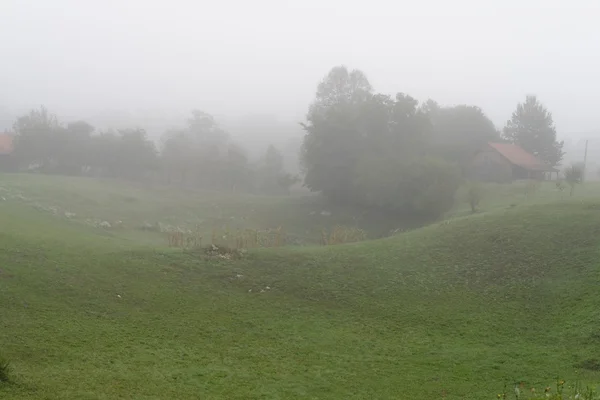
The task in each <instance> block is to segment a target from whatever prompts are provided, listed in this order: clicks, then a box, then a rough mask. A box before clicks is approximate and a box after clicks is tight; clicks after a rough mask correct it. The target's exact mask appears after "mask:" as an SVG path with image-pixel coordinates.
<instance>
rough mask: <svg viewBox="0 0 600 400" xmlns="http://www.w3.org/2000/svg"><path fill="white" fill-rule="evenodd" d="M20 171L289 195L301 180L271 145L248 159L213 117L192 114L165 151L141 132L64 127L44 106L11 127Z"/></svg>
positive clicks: (169, 136) (166, 139) (169, 135)
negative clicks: (290, 170)
mask: <svg viewBox="0 0 600 400" xmlns="http://www.w3.org/2000/svg"><path fill="white" fill-rule="evenodd" d="M13 130H14V134H15V138H14V142H15V143H14V151H13V153H12V154H11V155H10V161H11V166H12V168H13V169H16V170H22V171H23V170H25V171H37V172H43V173H48V174H62V175H84V176H96V177H108V178H123V179H130V180H139V181H147V182H163V183H166V184H171V185H178V186H181V187H186V188H202V189H211V190H226V191H246V192H261V193H269V194H283V193H287V192H288V191H289V189H290V187H291V186H292V185H293V184H295V183H296V182H298V180H299V178H298V177H296V176H294V175H291V174H289V173H286V172H285V170H284V160H283V156H282V154H281V152H280V151H279V150H277V149H276V148H275V147H273V146H269V147H268V148H267V149H266V150H265V153H264V155H263V156H262V157H261V159H260V160H258V161H254V162H252V161H250V160H249V157H248V156H247V154H246V152H245V151H244V149H243V148H242V146H240V145H238V144H237V143H235V142H234V141H233V140H232V139H231V137H230V136H229V134H228V133H227V132H225V131H224V130H223V129H221V128H220V127H219V125H218V124H217V123H216V121H215V120H214V118H213V117H212V116H211V115H209V114H207V113H205V112H202V111H198V110H196V111H193V112H192V115H191V117H190V118H189V119H188V121H187V124H186V126H185V127H182V128H181V129H175V130H171V131H169V132H166V133H165V134H164V136H163V138H162V140H161V143H160V145H159V146H157V144H156V143H155V142H153V141H152V140H150V139H149V138H148V136H147V134H146V132H145V131H144V130H143V129H141V128H135V129H120V130H116V131H114V130H108V131H101V132H96V130H95V129H94V127H93V126H91V125H90V124H88V123H87V122H85V121H76V122H71V123H68V124H66V125H65V124H62V123H61V122H60V121H59V120H58V118H57V117H56V116H55V115H53V114H51V113H50V112H49V111H48V110H47V109H46V108H44V107H41V108H40V109H35V110H32V111H30V112H29V113H28V114H27V115H24V116H22V117H20V118H18V119H17V121H16V122H15V124H14V126H13Z"/></svg>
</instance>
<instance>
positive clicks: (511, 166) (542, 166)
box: [471, 143, 558, 182]
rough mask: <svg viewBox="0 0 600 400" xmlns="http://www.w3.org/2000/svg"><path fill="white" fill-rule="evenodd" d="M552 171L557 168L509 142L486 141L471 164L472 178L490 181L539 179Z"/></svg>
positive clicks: (547, 175)
mask: <svg viewBox="0 0 600 400" xmlns="http://www.w3.org/2000/svg"><path fill="white" fill-rule="evenodd" d="M554 172H556V173H558V170H557V169H556V168H554V167H552V166H551V165H549V164H547V163H545V162H543V161H542V160H540V159H539V158H537V157H536V156H535V155H533V154H531V153H529V152H527V151H525V150H524V149H523V148H521V147H519V146H517V145H516V144H511V143H488V144H487V146H484V147H483V148H482V149H481V150H479V151H478V152H477V153H476V154H475V157H474V159H473V162H472V165H471V174H472V175H473V177H474V178H476V179H479V180H484V181H492V182H510V181H513V180H518V179H539V180H541V179H546V178H548V177H549V176H550V175H551V174H552V173H554Z"/></svg>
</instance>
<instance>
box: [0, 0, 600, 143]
mask: <svg viewBox="0 0 600 400" xmlns="http://www.w3.org/2000/svg"><path fill="white" fill-rule="evenodd" d="M598 21H600V1H598V0H570V1H566V0H560V1H559V0H521V1H517V0H502V1H494V2H491V1H487V0H452V1H448V0H436V1H433V0H429V1H427V0H425V1H417V0H415V1H411V2H409V1H405V0H400V1H392V0H387V1H382V0H370V1H364V0H363V1H352V0H321V1H317V0H299V1H285V0H277V1H268V0H253V1H241V0H236V1H227V0H222V1H216V0H215V1H205V0H196V1H178V0H170V1H152V0H121V1H110V0H104V1H93V0H89V1H88V0H38V1H27V0H0V49H1V52H0V56H1V60H0V65H1V67H0V71H1V73H0V107H5V108H6V107H7V108H10V109H18V108H21V107H29V106H37V105H40V104H44V105H46V106H47V107H49V108H50V109H51V110H54V111H57V112H59V113H63V114H65V113H66V114H70V115H77V114H78V115H86V114H89V113H91V112H94V111H98V110H101V109H106V108H110V109H129V110H131V109H148V110H178V111H185V112H187V111H188V110H189V109H191V108H200V109H203V110H205V111H207V112H209V113H213V114H215V115H228V116H236V115H244V114H255V113H258V114H277V115H279V116H281V117H282V118H289V119H294V120H297V119H299V118H301V117H302V116H303V115H304V114H305V111H306V108H307V106H308V103H309V102H310V101H311V100H312V98H313V95H314V91H315V86H316V84H317V82H318V81H319V80H320V79H321V78H322V77H323V76H324V75H325V74H326V73H327V71H328V70H329V69H330V68H331V67H333V66H335V65H339V64H345V65H347V66H349V67H350V68H359V69H361V70H363V71H364V72H366V73H367V75H368V77H369V79H370V80H371V83H372V84H373V85H374V86H375V88H376V89H377V90H378V91H381V92H386V93H395V92H398V91H402V92H406V93H408V94H410V95H412V96H414V97H416V98H418V99H419V100H426V99H427V98H433V99H435V100H437V101H438V102H440V103H441V104H447V105H451V104H462V103H466V104H475V105H478V106H480V107H482V108H483V109H484V111H485V112H486V113H487V114H488V115H489V116H490V117H491V118H492V119H493V121H494V122H495V123H496V124H497V125H498V127H501V126H502V125H503V124H504V122H505V121H506V120H507V119H508V118H509V117H510V113H511V112H512V111H513V109H514V107H515V105H516V103H517V102H519V101H522V100H523V99H524V96H525V95H526V94H528V93H532V94H537V95H538V96H539V97H540V99H541V100H542V101H543V102H544V103H545V104H546V105H547V106H548V107H549V109H550V110H551V111H552V112H553V113H554V118H555V122H556V123H557V127H558V129H559V134H563V135H565V134H567V133H570V132H581V131H590V130H600V117H598V108H600V77H599V74H600V54H599V50H600V24H599V23H598Z"/></svg>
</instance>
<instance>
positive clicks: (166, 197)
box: [0, 174, 420, 246]
mask: <svg viewBox="0 0 600 400" xmlns="http://www.w3.org/2000/svg"><path fill="white" fill-rule="evenodd" d="M1 198H4V199H6V200H13V201H15V202H19V203H23V204H28V205H30V206H33V207H34V208H37V209H40V210H42V211H44V212H46V213H50V214H55V215H56V216H58V217H61V218H63V219H70V220H71V221H73V222H77V223H81V224H85V225H98V224H100V223H102V222H108V223H109V224H111V229H109V230H108V232H110V234H111V235H113V236H115V237H119V238H121V239H122V240H125V241H129V242H131V243H132V244H138V243H141V242H143V243H145V244H149V245H157V246H161V245H164V244H165V243H166V242H167V239H166V235H165V234H164V233H159V232H155V231H152V230H143V229H142V228H143V227H144V226H150V225H152V226H157V225H159V224H160V225H161V226H165V227H167V228H182V229H186V230H188V229H189V230H193V231H196V230H199V231H200V232H201V234H202V235H203V236H204V238H209V237H210V236H211V232H212V231H213V230H214V229H217V230H219V231H225V230H231V231H233V230H236V229H245V228H248V229H274V228H278V227H282V229H283V231H284V232H285V233H286V236H287V237H288V241H289V242H290V243H291V244H300V245H306V244H308V245H310V244H317V243H319V240H320V238H321V233H322V230H323V229H331V228H332V227H333V226H335V225H344V226H351V227H359V228H361V229H364V230H365V231H366V232H367V234H368V236H369V237H370V238H379V237H383V236H387V235H388V234H389V232H390V231H392V230H394V229H397V228H407V227H414V226H417V225H419V224H420V222H419V221H415V222H412V223H410V224H407V223H403V224H400V223H399V222H398V221H396V220H393V219H390V218H389V216H386V215H384V214H383V213H378V212H374V211H370V212H369V211H365V210H362V209H359V208H355V207H350V206H335V205H331V204H328V202H326V201H324V200H323V199H322V198H320V197H319V196H314V195H303V196H281V197H277V196H253V195H246V194H232V193H226V194H224V193H219V192H199V191H183V190H178V189H174V188H172V187H156V186H155V187H151V186H144V185H141V184H136V183H129V182H119V181H114V180H99V179H89V178H77V177H61V176H48V175H35V174H29V175H19V174H5V175H0V199H1ZM66 215H68V216H69V218H67V217H66Z"/></svg>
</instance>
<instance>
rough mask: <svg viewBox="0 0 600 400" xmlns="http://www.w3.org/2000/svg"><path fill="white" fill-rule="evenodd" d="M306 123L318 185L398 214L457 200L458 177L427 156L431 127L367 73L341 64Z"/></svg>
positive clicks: (309, 175) (430, 210)
mask: <svg viewBox="0 0 600 400" xmlns="http://www.w3.org/2000/svg"><path fill="white" fill-rule="evenodd" d="M351 77H353V78H351ZM303 126H304V129H305V130H306V135H305V137H304V142H303V147H302V162H303V166H304V172H305V185H306V186H307V187H308V188H310V189H311V190H313V191H318V192H321V193H323V194H324V195H325V196H327V197H329V198H331V199H332V200H334V201H337V202H353V203H355V204H360V205H364V206H367V207H379V208H383V209H386V210H389V211H393V212H409V213H414V212H419V213H424V214H430V215H433V214H439V213H441V212H443V211H445V210H446V209H447V208H448V207H449V204H450V205H451V204H452V199H453V196H454V192H455V190H456V188H457V187H458V179H457V178H456V174H455V173H454V172H453V171H454V170H453V168H452V167H451V166H450V165H449V164H448V163H446V162H444V161H441V160H432V159H431V158H429V157H428V153H429V152H430V141H431V136H432V124H431V121H430V118H429V115H428V113H427V112H426V111H425V110H424V109H423V108H422V107H419V103H418V101H417V100H416V99H414V98H412V97H411V96H408V95H406V94H403V93H399V94H397V95H396V96H395V97H391V96H388V95H383V94H375V93H373V91H372V88H371V85H370V84H369V83H368V81H367V80H366V77H365V75H364V74H363V73H362V72H356V71H353V72H348V70H347V69H345V68H343V67H336V68H334V69H332V70H331V72H330V73H329V74H328V75H327V76H326V77H325V79H324V80H323V82H321V83H320V84H319V86H318V89H317V94H316V99H315V101H314V103H313V104H312V105H311V107H310V108H309V112H308V115H307V122H306V123H305V124H303Z"/></svg>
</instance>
